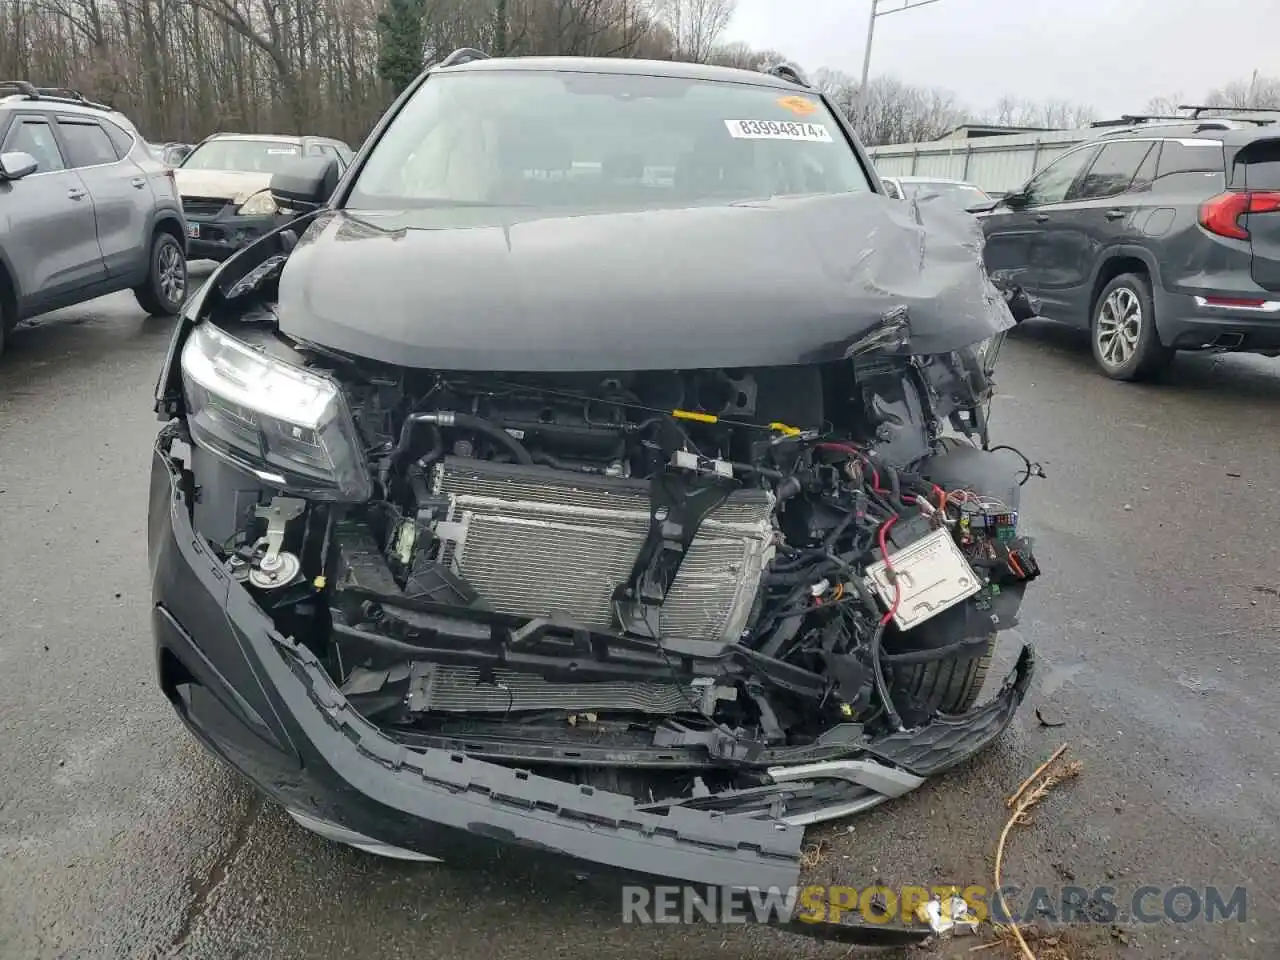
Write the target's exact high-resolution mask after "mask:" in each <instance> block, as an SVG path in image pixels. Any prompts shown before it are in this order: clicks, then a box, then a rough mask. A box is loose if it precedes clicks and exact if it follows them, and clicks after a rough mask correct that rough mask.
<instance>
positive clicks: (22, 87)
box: [0, 80, 112, 110]
mask: <svg viewBox="0 0 1280 960" xmlns="http://www.w3.org/2000/svg"><path fill="white" fill-rule="evenodd" d="M14 94H17V95H20V96H23V97H26V98H27V99H28V100H49V101H52V102H53V103H77V104H79V105H80V106H82V107H92V108H93V109H95V110H111V109H112V108H111V107H110V106H108V105H107V104H105V103H98V102H97V101H96V100H90V99H89V98H88V97H86V96H85V95H84V94H83V93H81V92H80V91H79V90H73V89H71V88H70V87H37V86H36V85H35V84H34V83H31V82H30V81H27V80H0V96H13V95H14Z"/></svg>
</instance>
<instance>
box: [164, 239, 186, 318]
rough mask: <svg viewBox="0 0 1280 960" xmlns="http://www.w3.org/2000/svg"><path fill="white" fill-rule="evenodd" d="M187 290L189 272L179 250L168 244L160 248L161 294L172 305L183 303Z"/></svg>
mask: <svg viewBox="0 0 1280 960" xmlns="http://www.w3.org/2000/svg"><path fill="white" fill-rule="evenodd" d="M186 288H187V271H186V270H185V269H184V265H183V263H182V254H181V253H179V252H178V248H177V247H175V246H173V245H172V244H168V243H166V244H165V245H164V246H163V247H161V248H160V292H161V293H163V294H164V295H165V299H167V300H168V301H169V302H170V303H181V302H182V294H183V293H184V292H185V291H186Z"/></svg>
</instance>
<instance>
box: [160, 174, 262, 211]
mask: <svg viewBox="0 0 1280 960" xmlns="http://www.w3.org/2000/svg"><path fill="white" fill-rule="evenodd" d="M173 177H174V180H175V182H176V183H177V184H178V193H179V194H180V195H182V196H184V197H210V198H212V199H215V200H230V201H232V202H234V203H244V202H245V201H246V200H248V199H249V198H250V197H251V196H253V195H254V194H255V193H258V192H260V191H262V190H266V189H267V188H268V187H270V186H271V174H269V173H253V172H246V171H244V170H184V169H183V168H182V167H178V168H177V169H175V170H174V171H173Z"/></svg>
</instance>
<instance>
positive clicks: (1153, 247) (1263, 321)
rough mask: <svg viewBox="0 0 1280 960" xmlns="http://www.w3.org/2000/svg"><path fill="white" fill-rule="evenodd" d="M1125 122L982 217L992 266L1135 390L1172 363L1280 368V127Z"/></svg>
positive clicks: (1240, 122) (1242, 122) (1256, 120)
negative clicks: (1220, 360) (1084, 329)
mask: <svg viewBox="0 0 1280 960" xmlns="http://www.w3.org/2000/svg"><path fill="white" fill-rule="evenodd" d="M1273 124H1274V120H1270V119H1262V118H1260V117H1251V118H1247V119H1239V118H1231V119H1219V118H1214V119H1199V118H1196V117H1191V118H1177V119H1156V118H1148V119H1144V118H1133V117H1130V118H1125V121H1124V122H1123V126H1121V127H1118V128H1117V129H1114V130H1110V131H1107V132H1106V133H1104V134H1102V135H1101V136H1099V137H1098V138H1097V139H1095V140H1093V141H1091V142H1089V143H1086V144H1084V145H1082V146H1079V147H1076V148H1074V149H1072V150H1069V151H1067V152H1066V153H1065V154H1063V155H1062V156H1061V157H1058V158H1057V159H1056V160H1055V161H1054V162H1053V163H1052V164H1050V165H1049V166H1048V167H1046V168H1045V169H1043V170H1041V171H1040V172H1039V173H1038V174H1036V175H1035V176H1034V177H1033V178H1032V179H1031V180H1030V181H1029V182H1028V183H1027V184H1026V186H1024V187H1023V188H1022V189H1021V190H1018V191H1015V192H1014V193H1012V194H1010V195H1009V196H1007V197H1005V198H1004V199H1003V200H1001V201H1000V202H999V204H998V205H996V207H995V208H994V209H993V210H991V212H990V213H989V214H988V215H987V216H985V217H984V218H983V228H984V231H985V233H986V236H987V245H986V261H987V267H988V269H989V270H990V271H992V272H993V273H1000V272H1006V273H1008V274H1009V275H1010V276H1011V277H1012V278H1013V279H1016V280H1017V281H1018V282H1019V283H1020V284H1021V285H1022V286H1023V287H1024V288H1025V289H1027V290H1028V291H1029V292H1031V293H1033V294H1035V295H1036V296H1038V297H1039V298H1040V300H1041V301H1042V302H1043V305H1044V307H1043V310H1044V314H1045V316H1048V317H1051V318H1053V319H1055V320H1061V321H1065V322H1067V323H1071V324H1076V325H1079V326H1088V327H1089V329H1090V333H1091V337H1090V339H1091V341H1092V343H1093V354H1094V357H1095V358H1096V359H1097V361H1098V364H1099V366H1101V367H1102V370H1103V371H1104V372H1105V373H1106V374H1107V375H1108V376H1110V377H1114V378H1116V379H1118V380H1137V379H1141V378H1143V377H1145V376H1148V375H1151V374H1153V373H1155V372H1156V371H1158V370H1159V369H1160V368H1162V367H1163V366H1165V365H1166V364H1167V363H1168V362H1169V360H1170V359H1171V358H1172V356H1173V353H1174V351H1176V350H1204V349H1214V350H1231V351H1244V352H1249V353H1262V354H1265V355H1267V356H1277V355H1280V127H1276V126H1274V125H1273Z"/></svg>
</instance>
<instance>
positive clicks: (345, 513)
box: [193, 328, 1039, 803]
mask: <svg viewBox="0 0 1280 960" xmlns="http://www.w3.org/2000/svg"><path fill="white" fill-rule="evenodd" d="M235 335H236V336H237V337H242V338H244V339H245V340H246V341H247V342H251V343H255V347H256V349H259V350H263V351H265V352H267V353H270V354H272V355H275V356H278V357H282V358H286V359H287V360H288V362H291V363H296V364H298V365H300V366H301V365H305V366H307V367H308V368H309V369H312V370H317V371H322V372H323V375H324V376H327V377H330V378H332V379H334V380H336V381H337V382H338V383H340V384H341V389H342V393H343V395H344V397H345V402H346V405H347V407H348V408H349V410H350V416H351V420H352V423H353V425H354V429H355V431H356V434H357V436H358V438H359V441H360V444H361V445H362V447H363V449H362V451H361V453H362V455H363V457H364V461H365V462H364V464H363V465H362V466H363V467H364V468H366V469H367V470H368V473H369V476H370V478H371V481H372V490H373V495H372V496H371V497H370V498H369V499H368V500H367V501H365V502H363V503H334V502H325V501H323V500H319V499H309V498H306V497H299V496H281V495H272V493H271V492H270V491H269V489H267V488H265V487H264V486H263V485H261V484H253V483H246V482H245V478H244V477H243V475H242V474H238V473H237V474H236V476H235V478H230V477H229V474H230V473H235V471H231V470H230V469H229V468H228V467H227V466H226V465H225V464H223V463H221V462H220V461H218V460H216V459H215V458H213V457H211V456H209V455H208V453H207V452H206V451H205V450H202V449H201V448H200V447H199V446H198V445H196V446H195V447H194V448H193V456H194V457H195V461H194V462H195V466H196V469H195V470H194V473H195V475H196V476H197V477H198V483H199V484H200V486H201V488H202V494H203V495H202V496H201V497H198V498H197V503H196V506H195V512H196V521H197V523H196V526H197V529H199V530H201V532H202V533H204V534H205V536H206V537H207V538H208V539H209V540H210V542H211V543H213V544H214V545H215V547H216V548H218V549H219V550H220V551H221V552H222V554H223V555H224V556H225V558H226V562H227V564H228V565H229V568H230V570H231V572H232V575H233V576H234V577H235V578H236V579H237V580H239V581H240V582H241V583H242V584H244V585H245V586H246V587H247V588H248V589H249V590H250V591H251V592H252V593H253V594H254V595H255V596H256V597H257V598H258V600H259V603H260V604H261V605H262V607H263V608H264V609H265V610H267V611H268V612H269V613H270V614H271V615H272V617H273V619H275V621H276V623H277V625H278V626H279V627H280V629H281V631H282V632H283V633H285V634H286V635H289V636H292V637H294V638H296V639H297V640H299V641H300V642H303V643H305V644H306V645H307V646H309V647H310V648H311V649H312V650H313V651H314V652H315V653H316V655H317V656H318V657H320V658H321V659H322V660H323V662H324V663H325V664H326V668H327V670H328V671H329V673H330V675H331V677H332V678H333V681H334V683H335V684H336V685H337V686H338V687H339V688H340V690H341V692H342V693H343V695H344V696H345V697H346V698H347V700H348V702H349V703H350V704H351V706H352V707H353V708H354V709H356V710H357V711H359V713H360V714H361V715H363V716H364V717H365V718H366V719H368V720H370V721H371V722H374V723H376V724H377V725H378V727H379V728H380V729H381V730H383V731H384V733H386V734H387V735H389V736H392V737H394V738H395V739H398V740H399V741H401V742H402V743H405V744H406V745H410V746H412V745H419V746H437V747H444V748H447V749H451V750H461V751H464V752H466V753H467V754H469V755H476V756H483V757H486V758H488V759H491V760H494V761H496V762H505V763H509V764H513V765H518V766H520V767H522V768H529V769H536V770H539V771H542V772H549V773H551V774H552V775H554V776H558V777H561V778H564V779H569V780H570V781H573V782H582V783H592V784H597V785H599V784H604V785H606V786H609V787H610V788H611V789H615V790H620V791H623V792H629V793H632V794H633V795H636V796H637V797H642V798H645V799H646V800H647V801H649V802H652V803H671V802H694V801H695V800H696V799H697V797H698V796H702V795H705V794H706V792H707V791H712V792H717V793H720V792H722V791H725V790H728V791H730V792H739V793H736V794H735V795H741V796H743V797H746V796H749V791H750V790H751V788H752V787H754V786H756V785H760V784H764V783H768V782H769V779H768V773H767V771H768V770H769V768H771V767H775V766H776V765H778V764H783V763H806V762H816V761H821V760H824V759H831V758H835V757H840V756H847V755H848V753H849V751H850V749H851V748H852V747H853V746H855V745H857V744H859V743H864V742H866V741H868V740H869V739H873V738H874V737H876V736H883V735H890V734H893V733H895V732H901V731H904V730H908V729H914V728H918V727H920V726H921V725H923V724H926V723H928V722H929V721H930V720H931V718H936V717H938V716H946V715H953V714H962V713H964V712H965V711H967V710H969V709H970V708H971V707H972V705H973V703H974V701H975V700H976V698H977V695H978V693H979V690H980V689H981V686H982V680H983V677H984V676H985V672H986V663H987V662H988V661H989V659H990V656H991V653H992V649H993V647H994V643H995V639H994V638H995V634H996V632H997V631H999V630H1002V629H1006V628H1007V627H1010V626H1013V625H1014V624H1015V623H1016V615H1017V610H1018V606H1019V604H1020V601H1021V598H1022V594H1023V591H1024V589H1025V586H1026V584H1027V583H1028V582H1029V581H1031V580H1033V579H1035V578H1036V576H1038V574H1039V568H1038V566H1037V564H1036V560H1035V557H1034V551H1033V544H1032V542H1031V540H1030V539H1029V538H1027V537H1025V536H1024V535H1022V533H1021V532H1020V531H1019V528H1018V491H1019V488H1020V483H1024V482H1025V481H1026V478H1027V477H1029V476H1030V475H1031V474H1032V470H1033V465H1032V464H1030V463H1027V464H1026V466H1025V470H1024V471H1022V472H1023V474H1024V475H1023V476H1022V477H1021V478H1019V477H1018V471H1016V470H1013V469H1009V468H1008V464H1007V462H1004V461H1002V460H1001V458H1000V457H998V456H996V455H995V454H994V453H992V452H988V451H986V450H983V449H981V448H980V446H979V444H978V443H977V442H976V441H975V440H974V439H973V437H975V436H978V435H985V421H984V419H983V416H982V412H981V404H982V402H983V401H984V400H985V399H987V398H988V397H989V386H987V387H986V392H985V393H984V392H983V387H984V384H985V381H984V380H982V378H981V377H980V374H981V364H980V363H978V362H977V361H975V360H973V358H966V357H956V356H953V357H950V358H947V357H941V358H906V359H886V358H884V357H873V358H868V359H858V358H855V359H854V360H852V361H850V362H845V363H840V364H834V363H833V364H814V365H808V366H791V367H781V368H756V369H747V370H741V369H739V370H695V371H642V372H633V373H626V374H613V373H598V374H597V373H582V374H572V375H568V374H563V373H558V374H554V375H552V374H528V373H521V374H498V373H494V374H478V373H453V372H444V371H419V370H412V371H410V370H403V369H396V368H385V367H370V366H368V365H366V364H359V363H355V362H349V361H343V360H341V359H339V358H335V357H331V356H326V355H325V354H323V353H319V352H315V351H310V350H308V349H307V348H306V347H305V345H299V344H289V343H286V342H284V341H283V340H282V339H281V338H280V337H279V336H277V335H275V334H274V333H273V332H269V331H267V330H265V329H262V328H258V329H256V330H254V329H238V330H237V331H236V334H235ZM975 385H976V387H977V389H972V388H973V387H974V386H975ZM220 415H221V414H220ZM948 426H950V427H951V428H952V429H951V430H950V431H948V430H947V427H948ZM291 442H301V439H300V438H299V437H298V436H294V438H293V440H292V441H291ZM997 461H1000V462H999V463H997ZM228 504H230V505H231V509H230V510H228V509H227V505H228ZM741 791H747V793H745V794H743V793H740V792H741Z"/></svg>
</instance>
